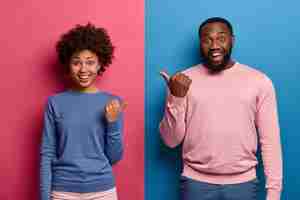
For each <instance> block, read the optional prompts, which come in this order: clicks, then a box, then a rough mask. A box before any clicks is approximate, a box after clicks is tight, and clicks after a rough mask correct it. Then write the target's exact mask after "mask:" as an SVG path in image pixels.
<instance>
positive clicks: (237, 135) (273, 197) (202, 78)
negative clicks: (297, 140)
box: [160, 17, 282, 200]
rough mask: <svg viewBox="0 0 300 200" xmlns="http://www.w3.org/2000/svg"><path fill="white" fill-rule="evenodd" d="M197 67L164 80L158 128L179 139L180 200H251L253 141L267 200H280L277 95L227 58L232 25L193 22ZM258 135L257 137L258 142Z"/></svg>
mask: <svg viewBox="0 0 300 200" xmlns="http://www.w3.org/2000/svg"><path fill="white" fill-rule="evenodd" d="M199 37H200V50H201V56H202V58H203V64H199V65H197V66H194V67H191V68H189V69H187V70H185V71H184V72H182V73H176V74H175V75H174V76H172V77H169V75H168V74H167V73H166V72H161V75H162V76H163V78H164V79H165V80H166V82H167V85H168V91H169V92H168V96H167V100H166V107H165V115H164V117H163V119H162V121H161V123H160V132H161V136H162V139H163V140H164V142H165V143H166V145H168V146H170V147H175V146H177V145H178V144H181V143H183V151H182V157H183V164H184V167H183V172H182V177H181V188H182V191H181V199H182V200H254V199H257V187H258V183H257V179H256V168H255V166H256V165H257V163H258V162H257V158H256V151H257V143H258V141H259V144H260V146H261V151H262V159H263V163H264V172H265V176H266V189H267V200H279V199H280V193H281V188H282V186H281V185H282V158H281V144H280V134H279V124H278V117H277V105H276V96H275V91H274V87H273V84H272V82H271V80H270V79H269V78H268V77H267V76H266V75H265V74H263V73H262V72H259V71H258V70H255V69H253V68H251V67H249V66H246V65H243V64H240V63H238V62H236V61H234V60H233V59H231V50H232V47H233V44H234V34H233V29H232V26H231V24H230V22H228V21H227V20H226V19H223V18H219V17H214V18H209V19H207V20H206V21H204V22H203V23H202V24H201V25H200V27H199ZM258 138H259V140H258Z"/></svg>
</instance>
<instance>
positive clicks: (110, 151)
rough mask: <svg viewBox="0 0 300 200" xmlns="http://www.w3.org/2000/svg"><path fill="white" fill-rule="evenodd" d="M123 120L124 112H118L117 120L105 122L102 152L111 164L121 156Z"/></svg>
mask: <svg viewBox="0 0 300 200" xmlns="http://www.w3.org/2000/svg"><path fill="white" fill-rule="evenodd" d="M123 121H124V113H123V112H122V113H120V115H119V117H118V119H117V121H115V122H107V129H106V134H105V147H104V152H105V155H106V157H107V158H108V160H109V162H110V164H111V165H113V164H115V163H117V162H118V161H120V160H121V159H122V157H123V151H124V150H123V149H124V148H123V137H122V136H123Z"/></svg>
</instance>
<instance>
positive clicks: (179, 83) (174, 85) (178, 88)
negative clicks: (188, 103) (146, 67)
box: [160, 71, 192, 97]
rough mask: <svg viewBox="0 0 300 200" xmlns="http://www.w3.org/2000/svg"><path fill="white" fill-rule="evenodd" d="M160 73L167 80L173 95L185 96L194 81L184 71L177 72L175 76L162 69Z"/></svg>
mask: <svg viewBox="0 0 300 200" xmlns="http://www.w3.org/2000/svg"><path fill="white" fill-rule="evenodd" d="M160 75H161V76H162V77H163V78H164V80H165V81H166V83H167V85H168V87H169V90H170V92H171V94H172V95H174V96H176V97H184V96H185V95H186V94H187V92H188V90H189V88H190V85H191V83H192V80H191V79H190V78H189V77H188V76H187V75H185V74H183V73H176V74H175V75H174V76H171V77H170V76H169V75H168V74H167V72H165V71H161V72H160Z"/></svg>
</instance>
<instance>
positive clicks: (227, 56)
mask: <svg viewBox="0 0 300 200" xmlns="http://www.w3.org/2000/svg"><path fill="white" fill-rule="evenodd" d="M231 51H232V47H230V48H229V50H228V52H226V54H224V58H223V61H222V63H220V64H218V65H216V64H214V63H213V62H211V60H210V59H209V57H208V56H205V55H204V53H203V50H202V48H200V54H201V56H202V59H203V63H204V66H205V67H206V68H208V69H209V70H210V72H211V73H219V72H221V71H223V70H224V69H226V67H227V65H228V63H229V62H230V60H231ZM209 54H210V52H209Z"/></svg>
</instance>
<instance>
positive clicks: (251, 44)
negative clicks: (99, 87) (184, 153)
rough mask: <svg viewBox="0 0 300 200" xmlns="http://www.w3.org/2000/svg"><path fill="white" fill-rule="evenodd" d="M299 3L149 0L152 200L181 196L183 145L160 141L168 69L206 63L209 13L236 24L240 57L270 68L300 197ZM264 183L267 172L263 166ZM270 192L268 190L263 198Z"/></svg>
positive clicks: (286, 195) (290, 184) (287, 177)
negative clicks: (202, 32)
mask: <svg viewBox="0 0 300 200" xmlns="http://www.w3.org/2000/svg"><path fill="white" fill-rule="evenodd" d="M299 7H300V2H299V1H298V2H297V1H290V0H287V1H275V0H274V1H272V0H264V1H259V0H252V1H230V0H228V1H201V0H189V1H180V0H164V1H161V0H146V124H145V125H146V138H145V139H146V140H145V141H146V143H145V144H146V146H145V151H146V157H145V162H146V163H145V166H146V172H145V175H146V180H145V189H146V194H145V195H146V200H148V199H149V200H150V199H151V200H152V199H153V200H166V199H168V200H169V199H170V200H178V192H179V184H178V178H179V176H180V171H181V161H180V159H179V158H180V148H177V149H176V150H172V149H169V148H167V147H166V146H165V145H164V144H163V143H162V141H161V139H160V137H159V132H158V124H159V121H160V119H161V118H162V114H163V106H164V96H165V85H164V82H163V80H162V78H161V77H160V76H159V71H160V70H161V69H163V68H164V69H166V70H167V71H168V72H169V73H172V74H173V73H175V72H176V71H178V70H182V69H185V68H187V67H189V66H191V65H194V64H196V63H199V62H200V58H199V56H198V55H199V54H198V52H199V48H198V44H199V42H198V36H197V30H198V26H199V24H200V23H201V22H202V21H203V20H205V19H206V18H208V17H212V16H222V17H225V18H227V19H229V21H231V22H232V24H233V27H234V31H235V35H236V43H235V47H234V49H233V58H235V59H236V60H238V61H239V62H240V63H244V64H248V65H250V66H252V67H254V68H257V69H259V70H261V71H263V72H265V73H266V74H267V75H268V76H269V77H270V78H271V79H272V80H273V83H274V85H275V87H276V90H277V98H278V106H279V117H280V126H281V139H282V145H283V158H284V192H283V195H282V199H283V200H291V199H297V198H298V197H299V195H300V191H299V188H300V172H299V169H300V164H299V159H298V157H299V153H300V148H299V143H300V133H299V124H300V118H299V114H300V84H299V81H300V76H299V75H300V51H299V48H300V23H299V21H300V12H299V10H298V9H299ZM258 171H259V177H260V179H261V188H264V180H263V175H262V174H263V172H262V168H261V166H260V167H259V170H258ZM263 196H264V193H263V191H261V193H260V199H261V200H262V199H264V198H263Z"/></svg>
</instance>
